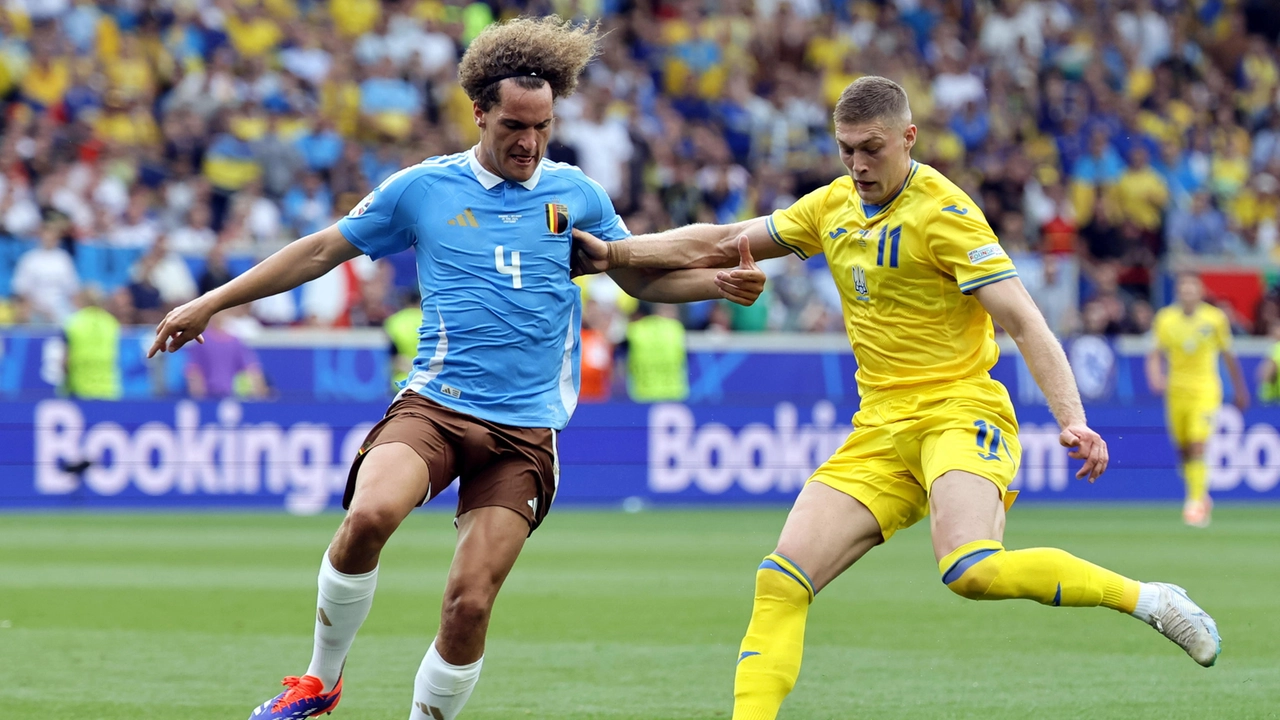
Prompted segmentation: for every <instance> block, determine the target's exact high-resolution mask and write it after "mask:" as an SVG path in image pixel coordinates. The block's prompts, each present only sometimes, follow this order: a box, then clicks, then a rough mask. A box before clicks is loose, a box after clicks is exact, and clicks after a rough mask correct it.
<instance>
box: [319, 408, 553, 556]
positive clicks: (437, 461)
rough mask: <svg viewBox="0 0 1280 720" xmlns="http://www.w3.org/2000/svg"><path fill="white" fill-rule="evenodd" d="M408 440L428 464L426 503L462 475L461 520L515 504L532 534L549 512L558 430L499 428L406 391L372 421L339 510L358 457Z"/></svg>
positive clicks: (346, 503) (347, 497)
mask: <svg viewBox="0 0 1280 720" xmlns="http://www.w3.org/2000/svg"><path fill="white" fill-rule="evenodd" d="M397 442H398V443H404V444H405V445H408V446H409V447H411V448H413V449H414V451H415V452H417V453H418V456H419V457H421V458H422V460H423V462H425V463H426V464H427V469H428V472H429V475H430V482H431V485H430V488H429V489H428V490H427V494H426V495H425V496H424V497H423V498H422V500H421V501H420V502H419V503H418V504H419V505H424V504H426V503H427V502H429V501H430V500H431V499H432V498H434V497H435V496H436V495H439V494H440V493H441V491H443V490H444V489H445V488H446V487H448V486H449V484H450V483H452V482H453V479H454V478H459V479H460V483H459V486H458V512H457V516H456V517H460V516H462V515H463V514H464V513H467V512H470V511H472V510H475V509H476V508H481V507H493V506H497V507H505V508H510V509H512V510H514V511H516V512H517V513H519V514H520V515H522V516H523V517H524V519H525V520H527V521H528V522H529V533H530V534H532V533H533V531H534V530H535V529H537V527H538V525H540V524H541V523H542V519H543V518H544V517H546V516H547V511H548V510H550V509H551V502H552V501H553V500H554V499H555V495H556V486H557V485H558V484H559V481H560V462H559V459H558V458H557V456H556V431H555V430H552V429H550V428H523V427H513V426H510V425H499V424H497V423H492V422H489V421H487V420H482V419H480V418H478V417H474V416H472V415H467V414H465V413H460V412H458V411H456V410H450V409H449V408H447V407H445V406H443V405H441V404H440V403H437V402H435V401H434V400H431V399H429V398H426V397H423V396H422V395H419V394H417V393H415V392H413V391H412V390H406V391H405V392H404V393H403V394H402V395H401V396H400V397H399V398H397V399H396V401H395V402H393V403H391V407H389V408H387V414H386V416H384V417H383V418H382V420H380V421H379V422H378V424H377V425H374V426H373V429H372V430H370V431H369V434H368V436H366V437H365V439H364V444H362V445H361V446H360V452H359V454H357V455H356V458H355V460H354V461H353V462H352V463H351V472H350V473H349V474H348V475H347V490H346V492H345V493H344V494H343V496H342V507H343V508H349V507H351V498H352V496H353V495H354V494H355V490H356V475H357V474H358V472H359V470H360V461H361V460H362V459H364V456H365V454H366V453H368V452H369V450H371V449H373V448H375V447H377V446H379V445H384V444H386V443H397Z"/></svg>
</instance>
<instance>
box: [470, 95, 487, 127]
mask: <svg viewBox="0 0 1280 720" xmlns="http://www.w3.org/2000/svg"><path fill="white" fill-rule="evenodd" d="M471 112H473V113H475V116H476V127H478V128H480V129H481V130H483V129H484V116H485V112H484V110H481V109H480V103H478V102H475V101H474V100H473V101H472V102H471Z"/></svg>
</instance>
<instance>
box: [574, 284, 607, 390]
mask: <svg viewBox="0 0 1280 720" xmlns="http://www.w3.org/2000/svg"><path fill="white" fill-rule="evenodd" d="M612 322H613V313H612V311H611V309H610V308H608V307H606V306H605V305H603V304H601V303H600V302H598V301H596V300H588V301H587V304H586V307H584V308H583V311H582V370H581V372H580V378H581V389H580V390H579V392H578V400H579V402H588V403H592V402H605V401H606V400H608V399H609V397H610V396H611V395H612V394H613V365H614V347H613V341H612V340H611V339H610V325H611V324H612Z"/></svg>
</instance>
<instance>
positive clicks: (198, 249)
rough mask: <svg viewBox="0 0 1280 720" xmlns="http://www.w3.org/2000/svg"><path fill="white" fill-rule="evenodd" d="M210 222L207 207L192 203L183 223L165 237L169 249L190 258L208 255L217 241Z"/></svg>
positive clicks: (210, 218)
mask: <svg viewBox="0 0 1280 720" xmlns="http://www.w3.org/2000/svg"><path fill="white" fill-rule="evenodd" d="M212 221H213V218H212V217H210V214H209V205H208V204H206V203H203V202H193V203H192V205H191V207H190V209H188V210H187V212H186V217H185V219H184V220H183V223H182V224H181V225H179V226H178V227H176V228H174V229H173V230H170V231H169V233H168V234H167V235H166V237H167V238H168V242H169V247H170V248H171V249H172V250H173V251H174V252H176V253H179V254H181V255H190V256H192V257H204V256H206V255H208V254H209V251H210V250H212V249H213V246H214V244H215V243H216V242H217V240H218V234H217V233H215V232H214V231H213V228H212V227H211V224H212Z"/></svg>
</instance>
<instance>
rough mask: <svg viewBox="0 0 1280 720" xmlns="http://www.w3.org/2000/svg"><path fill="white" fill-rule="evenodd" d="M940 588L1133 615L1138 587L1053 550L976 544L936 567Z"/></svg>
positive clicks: (971, 596)
mask: <svg viewBox="0 0 1280 720" xmlns="http://www.w3.org/2000/svg"><path fill="white" fill-rule="evenodd" d="M938 571H939V572H940V573H942V582H943V583H944V584H945V585H946V586H947V587H948V588H950V589H951V591H952V592H954V593H956V594H957V595H960V596H961V597H966V598H969V599H971V600H1010V599H1016V598H1021V599H1026V600H1035V601H1036V602H1038V603H1040V604H1042V605H1052V606H1066V607H1097V606H1099V605H1102V606H1104V607H1109V608H1114V609H1116V610H1121V611H1123V612H1132V611H1133V609H1134V607H1136V605H1137V602H1138V591H1139V587H1140V583H1138V582H1137V581H1135V580H1130V579H1128V578H1126V577H1124V576H1122V575H1118V574H1116V573H1114V572H1111V571H1110V570H1107V569H1106V568H1102V567H1099V566H1097V565H1094V564H1093V563H1090V562H1086V561H1084V560H1081V559H1080V558H1078V557H1075V556H1074V555H1071V554H1070V553H1068V552H1065V551H1063V550H1059V549H1057V548H1031V549H1027V550H1013V551H1009V550H1005V549H1004V545H1002V544H1001V543H999V542H997V541H995V540H975V541H973V542H970V543H966V544H964V545H961V546H960V547H958V548H956V549H955V550H954V551H952V552H951V553H949V554H948V555H947V556H946V557H944V558H942V560H941V562H939V563H938Z"/></svg>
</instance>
